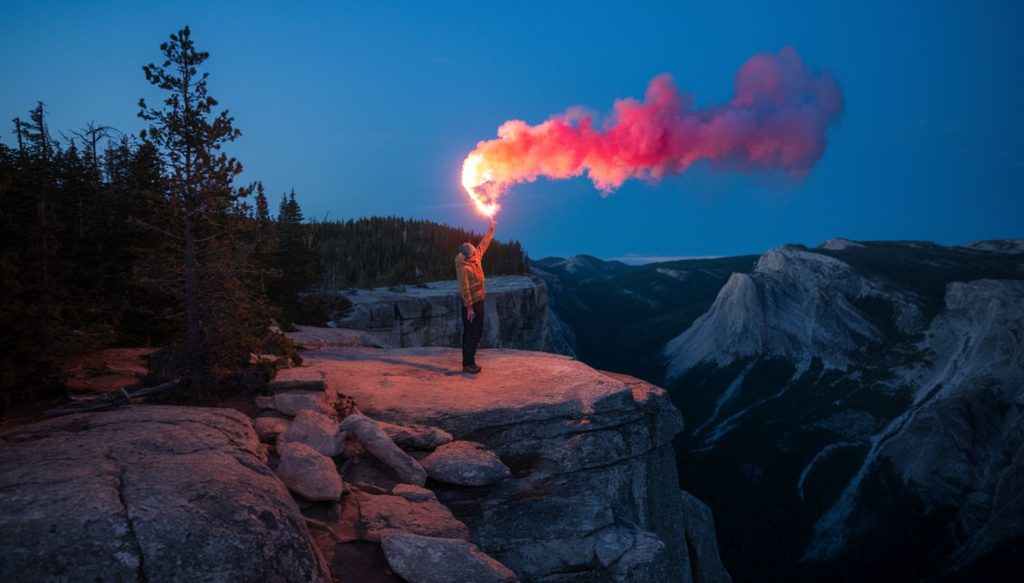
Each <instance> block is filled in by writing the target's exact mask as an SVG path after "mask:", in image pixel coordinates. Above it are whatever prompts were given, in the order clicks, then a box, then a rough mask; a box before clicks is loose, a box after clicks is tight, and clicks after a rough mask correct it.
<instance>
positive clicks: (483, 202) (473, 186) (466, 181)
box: [462, 154, 499, 217]
mask: <svg viewBox="0 0 1024 583" xmlns="http://www.w3.org/2000/svg"><path fill="white" fill-rule="evenodd" d="M493 180H494V172H493V171H492V170H491V169H490V168H487V167H485V166H484V157H483V156H481V155H480V154H470V155H469V156H467V157H466V160H465V162H463V163H462V187H463V188H465V189H466V193H467V194H469V198H471V199H473V204H475V205H476V210H478V211H480V214H482V215H484V216H485V217H493V216H494V213H496V212H498V208H499V207H498V203H497V201H496V200H495V199H496V198H497V195H498V194H499V192H498V190H497V188H496V185H495V184H494V182H493Z"/></svg>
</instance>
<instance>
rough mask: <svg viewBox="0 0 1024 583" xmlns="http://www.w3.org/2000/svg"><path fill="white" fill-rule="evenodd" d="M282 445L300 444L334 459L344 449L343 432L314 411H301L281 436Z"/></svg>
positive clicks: (332, 422) (336, 424)
mask: <svg viewBox="0 0 1024 583" xmlns="http://www.w3.org/2000/svg"><path fill="white" fill-rule="evenodd" d="M281 441H282V442H283V443H292V442H295V443H301V444H303V445H307V446H309V447H310V448H311V449H313V450H315V451H317V452H319V453H321V454H323V455H325V456H327V457H334V456H336V455H338V454H339V453H341V450H342V449H343V448H344V447H345V432H344V431H340V430H339V429H338V423H337V422H336V421H334V420H333V419H331V418H330V417H327V416H326V415H321V414H320V413H317V412H315V411H312V410H309V409H303V410H301V411H299V412H298V414H297V415H295V419H293V420H292V422H291V423H289V424H288V429H287V430H286V431H285V432H284V433H283V434H281Z"/></svg>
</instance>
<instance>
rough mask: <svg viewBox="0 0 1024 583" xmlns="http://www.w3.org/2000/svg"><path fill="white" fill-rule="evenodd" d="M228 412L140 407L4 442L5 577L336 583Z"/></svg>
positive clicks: (0, 461) (244, 423) (55, 424)
mask: <svg viewBox="0 0 1024 583" xmlns="http://www.w3.org/2000/svg"><path fill="white" fill-rule="evenodd" d="M259 450H260V444H259V441H258V440H257V437H256V434H255V432H254V431H253V428H252V424H251V423H250V420H249V418H248V417H246V416H245V415H243V414H241V413H239V412H237V411H234V410H230V409H211V408H200V407H171V406H156V405H152V406H136V407H130V408H126V409H119V410H115V411H107V412H102V413H80V414H76V415H70V416H67V417H61V418H58V419H52V420H48V421H43V422H40V423H36V424H33V425H28V426H24V427H16V428H13V429H9V430H7V431H5V432H3V433H0V508H3V511H2V512H0V557H2V559H0V580H3V581H70V580H74V581H100V580H104V581H109V580H115V581H131V580H140V581H186V580H190V581H296V582H300V581H328V580H329V577H328V575H327V566H326V564H325V563H324V561H323V558H322V557H321V555H320V554H319V552H318V551H317V550H316V548H315V546H314V544H313V543H312V540H311V538H310V535H309V532H308V530H307V528H306V524H305V521H304V519H303V517H302V515H301V514H300V513H299V509H298V507H297V505H296V503H295V501H294V500H293V499H292V497H291V496H290V495H289V494H288V490H287V489H286V488H285V487H284V485H283V484H282V483H281V482H280V481H279V480H278V479H277V478H276V477H275V476H274V474H273V472H271V471H270V469H269V468H267V466H265V465H264V464H263V463H262V462H261V461H260V459H259V455H260V454H259Z"/></svg>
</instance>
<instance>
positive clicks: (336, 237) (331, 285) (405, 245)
mask: <svg viewBox="0 0 1024 583" xmlns="http://www.w3.org/2000/svg"><path fill="white" fill-rule="evenodd" d="M310 228H311V229H314V230H315V232H316V238H317V239H318V240H319V250H320V264H321V269H322V275H321V278H320V284H321V286H322V287H323V288H324V289H327V290H337V289H342V288H347V287H359V288H367V287H380V286H389V285H395V284H415V283H424V282H428V281H437V280H441V279H452V278H454V277H455V263H454V261H455V254H456V253H457V252H458V247H459V245H461V244H462V243H464V242H466V241H469V242H471V243H473V244H474V245H476V244H477V243H478V242H479V241H480V239H481V238H482V237H483V235H481V234H479V233H474V232H471V231H467V230H465V229H459V228H455V227H450V226H448V225H441V224H438V223H434V222H431V221H425V220H416V219H403V218H398V217H371V218H364V219H357V220H349V221H334V222H320V223H316V224H313V225H310ZM483 264H484V271H485V273H487V274H488V275H515V274H521V273H526V271H527V257H526V253H525V252H524V251H523V248H522V245H520V243H519V242H518V241H511V242H508V243H502V242H499V241H498V240H497V239H495V241H494V242H493V243H491V246H490V248H489V249H488V250H487V253H486V254H485V255H484V261H483Z"/></svg>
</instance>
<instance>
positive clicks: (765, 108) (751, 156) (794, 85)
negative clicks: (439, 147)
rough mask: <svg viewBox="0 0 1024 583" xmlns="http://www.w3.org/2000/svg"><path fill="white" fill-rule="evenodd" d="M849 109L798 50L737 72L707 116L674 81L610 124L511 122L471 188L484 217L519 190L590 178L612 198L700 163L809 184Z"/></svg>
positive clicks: (491, 145)
mask: <svg viewBox="0 0 1024 583" xmlns="http://www.w3.org/2000/svg"><path fill="white" fill-rule="evenodd" d="M842 108H843V94H842V91H841V90H840V89H839V86H838V85H837V84H836V82H835V80H834V79H833V78H832V74H831V73H830V72H828V71H817V70H813V69H811V68H809V67H807V66H806V65H805V64H804V63H803V61H802V60H801V59H800V56H799V55H798V54H797V52H796V50H795V49H793V48H792V47H785V48H783V49H782V50H780V51H779V52H778V53H776V54H767V53H765V54H759V55H755V56H754V57H752V58H751V59H750V60H748V61H747V62H746V63H745V64H744V65H743V66H742V67H741V68H740V70H739V72H738V73H737V74H736V81H735V89H734V95H733V98H732V99H731V100H730V101H729V102H728V103H727V104H725V105H712V106H708V107H704V108H700V109H696V108H694V107H693V98H692V97H690V96H689V95H685V94H681V93H680V92H679V90H677V89H676V87H675V86H674V85H673V83H672V77H671V76H670V75H667V74H665V75H659V76H657V77H655V78H654V79H652V80H651V82H650V83H649V84H648V86H647V93H646V95H645V96H644V100H643V101H642V102H641V101H637V100H635V99H632V98H626V99H620V100H617V101H616V102H615V104H614V107H613V112H612V114H611V116H609V118H608V120H607V121H606V122H605V123H604V124H603V127H600V128H595V127H594V125H595V123H594V119H593V116H592V115H591V114H590V113H587V112H585V111H584V110H583V109H582V108H578V107H576V108H570V109H569V110H568V111H566V112H565V113H562V114H559V115H555V116H553V117H551V119H549V120H547V121H545V122H543V123H541V124H538V125H534V126H531V125H528V124H527V123H526V122H523V121H519V120H512V121H507V122H505V123H504V124H502V125H501V127H499V128H498V137H497V138H496V139H493V140H487V141H484V142H480V143H479V144H477V146H476V149H474V150H473V151H472V152H470V154H469V155H468V156H467V157H466V160H465V161H464V162H463V164H462V186H463V187H464V188H465V189H466V192H467V193H469V196H470V198H471V199H473V202H474V203H475V204H476V207H477V210H479V211H480V213H481V214H483V215H485V216H488V217H490V216H493V215H494V213H495V212H497V211H498V209H499V208H500V207H499V205H498V199H499V198H501V196H502V195H503V194H504V193H505V192H506V191H507V190H508V189H509V188H510V187H511V186H512V185H514V184H518V183H522V182H533V181H534V180H536V179H537V177H539V176H545V177H547V178H557V179H562V178H572V177H575V176H582V175H583V174H584V172H585V173H586V174H587V177H588V178H589V179H590V180H591V182H593V183H594V186H595V187H597V188H598V189H599V190H600V191H601V192H602V193H603V194H604V195H608V194H611V193H612V192H614V191H615V190H616V189H617V188H619V187H620V186H622V183H623V182H625V181H626V180H628V179H630V178H640V179H643V180H652V181H656V180H658V179H660V178H662V177H663V176H666V175H673V174H681V173H683V172H685V171H686V169H687V168H689V167H690V166H691V165H692V164H693V163H694V162H697V161H698V160H702V159H704V160H708V161H710V162H711V164H712V165H713V166H714V167H718V168H724V169H728V170H733V171H738V172H744V173H748V172H758V171H769V172H770V171H778V172H782V173H783V174H785V175H787V176H789V177H790V178H791V179H793V180H800V179H802V178H803V177H804V176H805V175H806V174H807V173H808V172H809V171H810V170H811V168H812V167H813V166H814V164H815V163H816V162H817V161H818V160H819V159H820V158H821V156H822V154H823V153H824V151H825V141H826V140H825V132H826V130H827V129H828V128H829V126H831V125H832V123H833V122H835V120H836V119H837V118H838V116H839V113H840V112H841V111H842Z"/></svg>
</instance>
